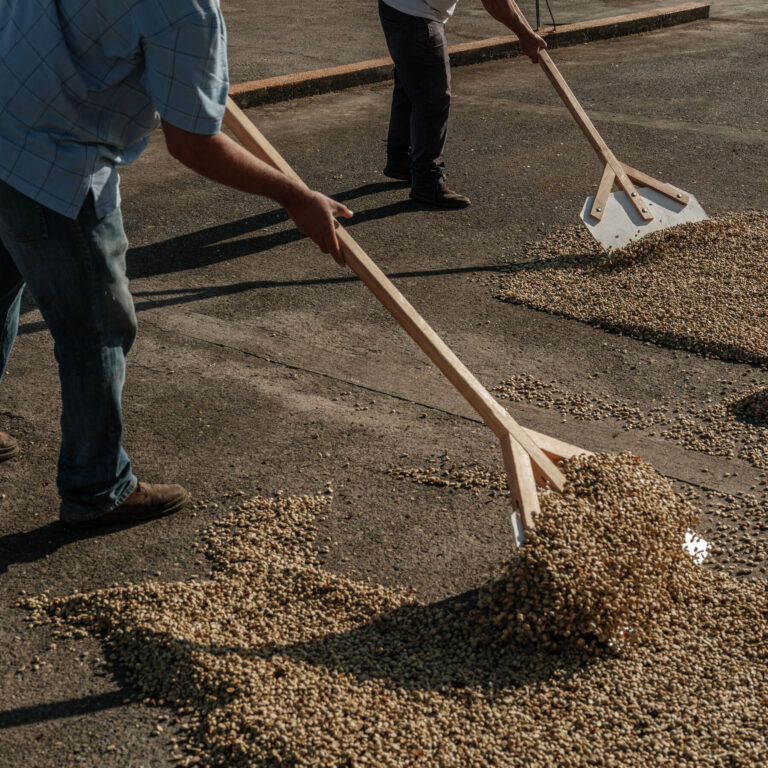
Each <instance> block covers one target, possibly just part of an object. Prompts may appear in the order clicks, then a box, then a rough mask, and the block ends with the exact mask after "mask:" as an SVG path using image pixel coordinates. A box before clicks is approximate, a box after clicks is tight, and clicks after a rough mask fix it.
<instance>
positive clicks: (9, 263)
mask: <svg viewBox="0 0 768 768" xmlns="http://www.w3.org/2000/svg"><path fill="white" fill-rule="evenodd" d="M127 247H128V241H127V239H126V237H125V232H124V231H123V219H122V215H121V213H120V209H119V208H117V209H115V210H114V211H112V212H111V213H109V214H107V215H106V216H104V217H103V218H102V219H98V218H97V217H96V213H95V211H94V207H93V196H92V195H90V194H89V195H88V197H87V198H86V201H85V203H83V207H82V209H81V210H80V213H79V215H78V217H77V218H76V219H69V218H67V217H65V216H62V215H60V214H58V213H55V212H54V211H52V210H50V209H49V208H46V207H44V206H42V205H40V204H38V203H36V202H35V201H34V200H31V199H30V198H28V197H26V196H25V195H22V194H21V193H20V192H17V191H16V190H15V189H13V188H12V187H10V186H9V185H7V184H5V183H4V182H2V181H0V380H1V379H2V376H3V374H4V373H5V368H6V365H7V363H8V356H9V355H10V353H11V348H12V347H13V342H14V339H15V338H16V333H17V330H18V325H19V308H20V305H21V294H22V291H23V289H24V286H25V285H26V286H27V288H28V289H29V292H30V293H31V294H32V296H33V298H34V299H35V301H36V302H37V305H38V307H39V308H40V311H41V313H42V315H43V318H44V320H45V322H46V325H47V326H48V328H49V330H50V332H51V335H52V336H53V340H54V352H55V355H56V361H57V362H58V366H59V379H60V381H61V403H62V409H61V450H60V453H59V464H58V474H57V486H58V489H59V494H60V496H61V516H62V518H64V519H79V520H83V519H90V518H95V517H98V516H99V515H101V514H103V513H104V512H108V511H110V510H112V509H114V508H115V507H117V506H119V505H120V504H121V503H122V502H123V501H124V500H125V499H126V498H127V497H128V496H129V495H130V493H131V492H132V491H133V489H134V488H135V487H136V478H135V477H134V475H133V472H132V470H131V462H130V459H129V458H128V456H127V454H126V453H125V451H124V450H123V446H122V436H123V418H122V407H121V397H122V390H123V382H124V380H125V356H126V354H127V353H128V350H129V349H130V348H131V345H132V344H133V340H134V338H135V337H136V314H135V311H134V308H133V299H132V297H131V294H130V292H129V290H128V279H127V277H126V275H125V252H126V249H127Z"/></svg>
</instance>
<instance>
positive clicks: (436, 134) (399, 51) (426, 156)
mask: <svg viewBox="0 0 768 768" xmlns="http://www.w3.org/2000/svg"><path fill="white" fill-rule="evenodd" d="M379 19H380V20H381V27H382V29H383V30H384V37H385V38H386V40H387V48H388V49H389V55H390V56H391V57H392V60H393V61H394V62H395V87H394V89H393V91H392V109H391V111H390V116H389V133H388V134H387V155H388V156H389V158H390V159H391V160H393V161H395V162H396V163H398V164H402V163H403V162H405V163H407V162H408V159H409V158H410V161H411V178H412V181H411V184H412V186H413V187H425V186H434V185H435V184H437V183H438V182H439V181H440V179H442V178H443V173H444V170H445V163H444V162H443V150H444V148H445V139H446V136H447V135H448V112H449V110H450V106H451V65H450V62H449V59H448V43H447V41H446V39H445V24H443V23H442V22H439V21H432V20H430V19H423V18H421V17H419V16H411V15H410V14H407V13H402V12H401V11H398V10H396V9H395V8H392V7H391V6H389V5H387V4H386V3H384V2H382V0H379Z"/></svg>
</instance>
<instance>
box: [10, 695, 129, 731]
mask: <svg viewBox="0 0 768 768" xmlns="http://www.w3.org/2000/svg"><path fill="white" fill-rule="evenodd" d="M132 693H133V691H131V690H124V689H119V690H116V691H109V692H108V693H98V694H94V695H93V696H81V697H80V698H79V699H67V700H65V701H54V702H50V703H46V704H36V705H34V706H31V707H18V708H17V709H8V710H6V711H4V712H0V729H3V728H15V727H18V726H22V725H31V724H33V723H43V722H46V721H48V720H60V719H61V718H64V717H79V716H80V715H87V714H89V713H91V712H101V711H102V710H105V709H115V708H116V707H122V706H123V705H124V701H125V699H126V698H127V697H128V696H130V695H131V694H132Z"/></svg>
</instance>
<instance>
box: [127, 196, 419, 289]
mask: <svg viewBox="0 0 768 768" xmlns="http://www.w3.org/2000/svg"><path fill="white" fill-rule="evenodd" d="M398 186H402V183H400V182H377V183H373V184H363V185H362V186H360V187H355V188H354V189H350V190H347V191H345V192H340V193H339V194H336V195H334V196H333V197H334V199H335V200H338V201H339V202H342V203H347V202H349V201H350V200H354V199H357V198H359V197H365V196H367V195H372V194H375V193H377V192H381V191H384V190H388V189H392V188H396V187H398ZM427 208H428V206H424V205H422V204H420V203H416V202H414V201H412V200H410V199H405V200H399V201H398V202H396V203H388V204H387V205H382V206H379V207H378V208H368V209H367V210H363V211H356V212H355V215H354V217H353V218H351V219H344V220H343V224H344V227H345V228H346V229H350V228H353V227H355V226H357V225H359V224H363V223H365V222H368V221H375V220H377V219H385V218H388V217H390V216H396V215H398V214H402V213H413V212H416V211H420V210H425V209H427ZM433 210H434V209H433ZM289 221H290V219H289V218H288V214H287V213H286V212H285V210H283V209H282V208H278V209H275V210H272V211H267V212H266V213H260V214H258V215H256V216H249V217H247V218H245V219H240V220H239V221H233V222H229V223H227V224H220V225H218V226H215V227H209V228H208V229H203V230H200V231H198V232H191V233H189V234H186V235H180V236H179V237H173V238H171V239H170V240H165V241H163V242H161V243H152V244H151V245H145V246H141V247H139V248H133V249H131V250H130V251H129V252H128V276H129V277H130V278H131V279H136V278H146V277H154V276H156V275H161V274H168V273H172V272H181V271H184V270H188V269H196V268H199V267H206V266H210V265H211V264H218V263H221V262H224V261H230V260H231V259H237V258H240V257H242V256H252V255H254V254H258V253H264V252H265V251H268V250H270V249H272V248H277V247H279V246H281V245H288V244H289V243H294V242H297V241H298V240H303V239H305V238H306V236H305V235H303V234H301V232H299V231H298V230H297V229H296V228H295V227H290V228H288V229H282V230H280V231H277V232H270V233H263V234H259V235H252V233H254V232H258V231H259V230H264V229H268V228H271V227H274V226H277V225H279V224H284V223H286V222H289ZM248 235H251V236H248Z"/></svg>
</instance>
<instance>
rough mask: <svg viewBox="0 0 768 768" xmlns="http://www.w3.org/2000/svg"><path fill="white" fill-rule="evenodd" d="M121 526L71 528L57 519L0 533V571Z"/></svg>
mask: <svg viewBox="0 0 768 768" xmlns="http://www.w3.org/2000/svg"><path fill="white" fill-rule="evenodd" d="M122 527H124V526H111V527H109V528H103V529H99V528H94V529H92V530H88V529H83V530H70V529H69V528H66V527H64V526H63V525H62V524H61V523H60V522H59V521H58V520H56V521H55V522H51V523H47V524H46V525H43V526H41V527H40V528H34V529H32V530H31V531H22V532H20V533H11V534H8V535H6V536H2V537H0V573H5V572H6V571H7V570H8V567H9V566H11V565H15V564H17V563H34V562H36V561H37V560H42V559H44V558H46V557H48V556H49V555H52V554H53V553H54V552H56V551H57V550H59V549H61V547H65V546H67V545H68V544H72V543H73V542H75V541H82V540H83V539H90V538H93V537H94V536H105V535H109V534H110V533H115V532H116V531H118V530H120V529H121V528H122Z"/></svg>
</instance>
